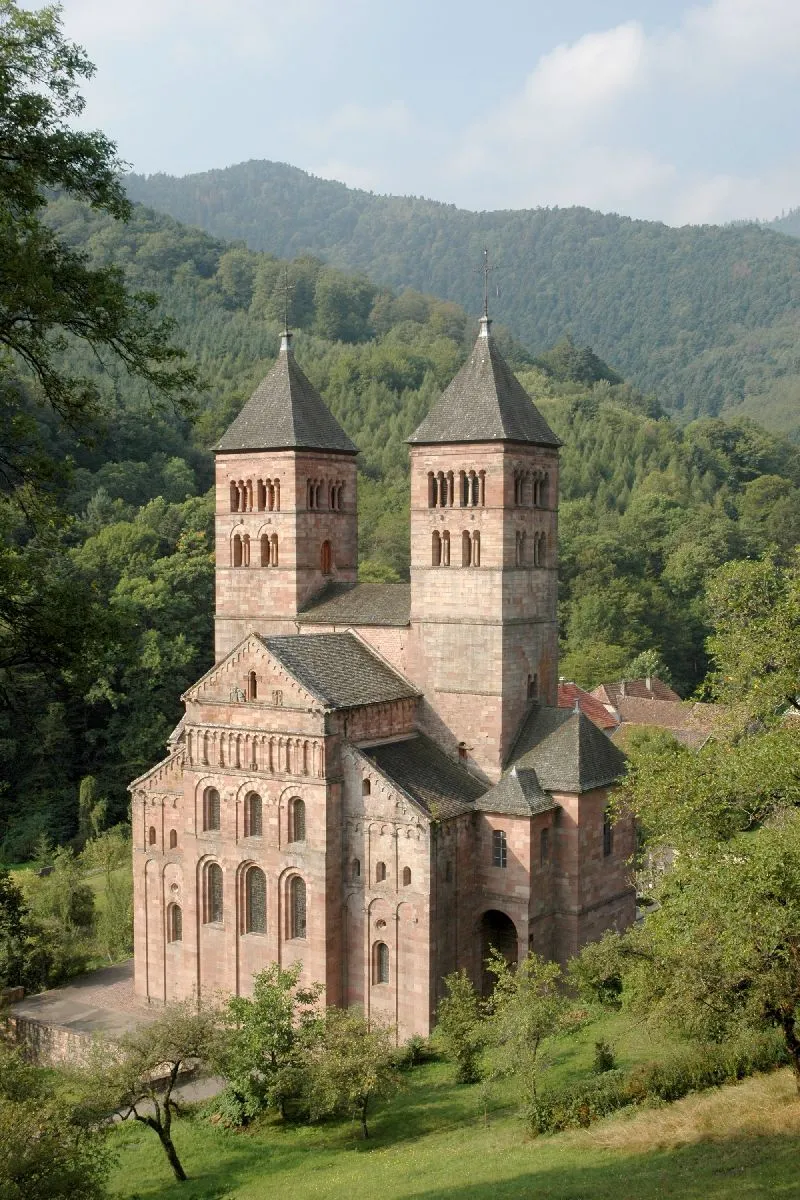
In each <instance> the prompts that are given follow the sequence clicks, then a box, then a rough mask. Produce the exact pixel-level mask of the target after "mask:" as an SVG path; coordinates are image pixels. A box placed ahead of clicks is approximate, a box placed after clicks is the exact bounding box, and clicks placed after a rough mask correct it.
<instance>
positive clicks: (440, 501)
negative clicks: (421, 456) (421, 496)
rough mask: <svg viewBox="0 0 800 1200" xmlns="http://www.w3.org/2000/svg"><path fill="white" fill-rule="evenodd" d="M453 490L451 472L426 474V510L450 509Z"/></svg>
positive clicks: (453, 481) (453, 479)
mask: <svg viewBox="0 0 800 1200" xmlns="http://www.w3.org/2000/svg"><path fill="white" fill-rule="evenodd" d="M455 490H456V489H455V477H454V475H453V472H452V471H429V472H428V508H452V507H453V503H454V501H455Z"/></svg>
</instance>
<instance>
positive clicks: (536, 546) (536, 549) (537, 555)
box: [533, 533, 545, 567]
mask: <svg viewBox="0 0 800 1200" xmlns="http://www.w3.org/2000/svg"><path fill="white" fill-rule="evenodd" d="M544 552H545V535H544V534H543V533H535V534H534V535H533V565H534V566H535V567H543V566H544Z"/></svg>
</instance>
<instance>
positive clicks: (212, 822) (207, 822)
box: [203, 787, 220, 829]
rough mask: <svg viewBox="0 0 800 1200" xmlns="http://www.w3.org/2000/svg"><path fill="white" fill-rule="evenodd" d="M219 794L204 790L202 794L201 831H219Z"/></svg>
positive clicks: (213, 789) (215, 791)
mask: <svg viewBox="0 0 800 1200" xmlns="http://www.w3.org/2000/svg"><path fill="white" fill-rule="evenodd" d="M219 815H220V813H219V792H218V791H217V789H216V788H213V787H211V788H206V790H205V792H204V793H203V829H219Z"/></svg>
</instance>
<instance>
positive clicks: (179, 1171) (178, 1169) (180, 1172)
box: [158, 1129, 186, 1183]
mask: <svg viewBox="0 0 800 1200" xmlns="http://www.w3.org/2000/svg"><path fill="white" fill-rule="evenodd" d="M158 1137H159V1140H160V1142H161V1145H162V1146H163V1147H164V1153H165V1154H166V1156H167V1159H168V1160H169V1165H170V1166H171V1167H172V1170H173V1172H174V1174H175V1178H176V1179H178V1180H180V1182H181V1183H185V1182H186V1172H185V1171H184V1169H183V1167H182V1166H181V1160H180V1159H179V1158H178V1153H177V1151H176V1149H175V1146H174V1145H173V1142H172V1138H171V1137H170V1136H169V1134H168V1133H165V1132H164V1131H163V1130H162V1129H159V1131H158Z"/></svg>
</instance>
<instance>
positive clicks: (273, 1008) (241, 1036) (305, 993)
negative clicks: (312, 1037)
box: [219, 963, 323, 1123]
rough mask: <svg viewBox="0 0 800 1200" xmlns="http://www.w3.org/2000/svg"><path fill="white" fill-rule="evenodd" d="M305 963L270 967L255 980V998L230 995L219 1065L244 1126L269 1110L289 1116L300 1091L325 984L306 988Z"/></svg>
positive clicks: (224, 1019)
mask: <svg viewBox="0 0 800 1200" xmlns="http://www.w3.org/2000/svg"><path fill="white" fill-rule="evenodd" d="M300 971H301V965H300V963H294V964H293V965H292V966H291V967H288V968H286V969H284V968H282V967H281V966H279V965H278V963H270V965H269V966H268V967H267V968H266V970H264V971H261V972H259V974H257V975H255V976H254V978H253V995H252V997H246V996H231V998H230V999H229V1000H228V1002H227V1004H226V1005H225V1008H224V1010H223V1012H222V1021H223V1023H224V1025H225V1026H226V1029H227V1031H228V1034H227V1037H226V1038H225V1039H224V1041H223V1042H222V1043H221V1047H222V1057H221V1061H220V1063H219V1066H220V1068H221V1070H222V1072H223V1073H224V1075H225V1076H226V1078H227V1080H228V1088H227V1090H228V1091H229V1093H230V1094H231V1098H232V1099H233V1101H234V1104H235V1106H236V1109H237V1110H238V1112H239V1113H240V1114H241V1120H242V1123H245V1122H247V1121H249V1120H250V1119H251V1118H252V1117H254V1116H256V1114H257V1113H259V1112H261V1111H262V1110H263V1109H265V1108H268V1107H274V1108H277V1109H279V1110H280V1112H281V1115H282V1116H284V1115H285V1108H286V1103H287V1101H288V1100H289V1099H291V1098H292V1097H294V1096H296V1095H297V1094H298V1092H299V1091H300V1090H301V1083H300V1076H301V1074H302V1062H301V1059H302V1055H301V1048H302V1046H303V1044H304V1042H305V1041H306V1040H307V1035H308V1033H309V1031H310V1028H311V1027H312V1026H313V1025H314V1024H315V1022H317V1021H318V1020H319V1014H318V1010H317V1003H318V1001H319V998H320V996H321V995H322V991H323V988H322V984H319V983H315V984H312V986H311V987H301V986H300V983H299V980H300Z"/></svg>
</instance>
